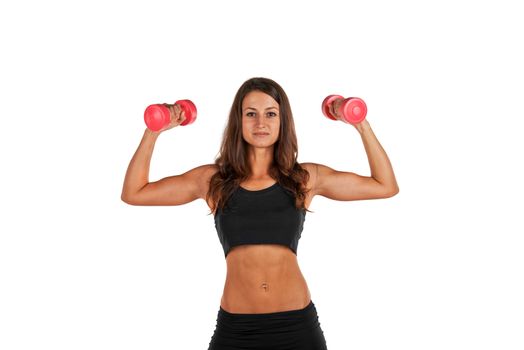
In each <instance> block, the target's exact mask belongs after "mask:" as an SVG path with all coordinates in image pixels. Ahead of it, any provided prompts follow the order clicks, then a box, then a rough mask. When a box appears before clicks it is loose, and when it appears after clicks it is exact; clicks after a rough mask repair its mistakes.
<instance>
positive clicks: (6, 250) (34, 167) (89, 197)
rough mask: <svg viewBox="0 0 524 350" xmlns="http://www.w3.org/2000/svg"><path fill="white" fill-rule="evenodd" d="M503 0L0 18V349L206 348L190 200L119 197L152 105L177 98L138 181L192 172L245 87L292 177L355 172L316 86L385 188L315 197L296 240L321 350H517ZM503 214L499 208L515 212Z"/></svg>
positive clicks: (204, 233)
mask: <svg viewBox="0 0 524 350" xmlns="http://www.w3.org/2000/svg"><path fill="white" fill-rule="evenodd" d="M519 8H520V7H518V6H517V2H511V1H496V2H495V1H480V2H473V1H440V2H417V1H399V2H386V1H382V2H353V1H324V2H322V3H321V2H308V1H303V2H284V1H264V2H248V1H221V2H218V1H216V2H213V1H191V2H189V1H188V2H177V1H149V2H147V3H146V2H142V3H139V2H129V3H124V2H116V1H115V2H109V1H104V2H102V1H91V2H66V1H49V2H37V1H19V2H16V4H15V3H14V2H11V3H2V4H1V5H0V38H1V46H2V55H1V56H0V62H1V64H0V89H1V91H0V93H1V94H0V113H1V118H2V137H0V146H1V148H0V152H1V158H2V163H3V164H2V170H1V171H0V180H1V183H2V185H3V191H2V193H3V195H2V215H1V216H2V219H1V220H0V229H1V234H0V348H1V349H6V350H15V349H17V350H18V349H55V350H57V349H78V350H80V349H99V350H102V349H111V350H115V349H126V350H131V349H157V350H160V349H200V350H203V349H207V346H208V344H209V341H210V338H211V335H212V333H213V330H214V327H215V324H216V316H217V312H218V308H219V303H220V297H221V293H222V290H223V286H224V281H225V273H226V270H225V268H226V266H225V261H224V255H223V251H222V247H221V246H220V243H219V241H218V237H217V235H216V231H215V228H214V223H213V217H212V216H211V215H207V214H208V208H207V206H206V205H205V203H204V201H202V200H198V201H194V202H192V203H189V204H187V205H184V206H175V207H133V206H129V205H127V204H125V203H123V202H122V201H121V200H120V192H121V189H122V183H123V180H124V175H125V171H126V169H127V165H128V164H129V161H130V159H131V157H132V155H133V153H134V152H135V150H136V148H137V147H138V144H139V142H140V139H141V137H142V134H143V131H144V128H145V125H144V122H143V111H144V109H145V107H146V106H147V105H149V104H152V103H163V102H171V103H172V102H174V101H175V100H178V99H182V98H189V99H191V100H192V101H194V102H195V104H196V105H197V108H198V118H197V120H196V122H195V123H194V124H192V125H190V126H188V127H178V128H175V129H172V130H169V131H167V132H165V133H163V134H162V135H161V136H160V137H159V139H158V141H157V143H156V146H155V151H154V154H153V158H152V163H151V169H150V170H151V171H150V181H156V180H158V179H160V178H162V177H165V176H170V175H176V174H181V173H183V172H185V171H187V170H189V169H191V168H194V167H196V166H198V165H201V164H206V163H212V162H213V161H214V159H215V157H216V155H217V152H218V148H219V145H220V141H221V137H222V132H223V129H224V126H225V123H226V120H227V115H228V112H229V108H230V106H231V103H232V101H233V97H234V94H235V93H236V90H237V89H238V88H239V87H240V85H241V84H242V83H243V82H244V81H245V80H247V79H248V78H251V77H254V76H263V77H268V78H271V79H274V80H275V81H277V82H278V83H279V84H281V85H282V87H283V88H284V89H285V91H286V92H287V94H288V96H289V98H290V101H291V105H292V108H293V114H294V118H295V125H296V130H297V136H298V141H299V161H301V162H305V161H311V162H318V163H322V164H326V165H328V166H330V167H332V168H334V169H337V170H343V171H352V172H356V173H359V174H362V175H369V174H370V172H369V165H368V162H367V158H366V154H365V151H364V147H363V145H362V141H361V139H360V136H359V134H358V132H357V131H356V130H355V129H354V128H353V127H352V126H351V125H347V124H344V123H342V122H333V121H330V120H328V119H327V118H325V117H324V116H323V115H322V113H321V111H320V104H321V102H322V100H323V99H324V97H325V96H327V95H329V94H334V93H336V94H341V95H344V96H358V97H361V98H363V99H364V100H365V101H366V103H367V104H368V116H367V119H368V120H369V122H370V124H371V126H372V128H373V130H374V132H375V134H376V135H377V137H378V139H379V141H380V142H381V144H382V146H383V147H384V149H385V150H386V152H387V154H388V156H389V158H390V160H391V162H392V164H393V168H394V170H395V174H396V177H397V180H398V183H399V186H400V193H399V194H398V195H397V196H395V197H392V198H389V199H382V200H373V201H355V202H340V201H332V200H328V199H326V198H323V197H316V198H315V199H314V200H313V203H312V205H311V207H310V209H311V210H313V211H314V212H315V213H314V214H311V213H308V214H307V216H306V222H305V226H304V231H303V233H302V238H301V241H300V244H299V248H298V259H299V264H300V267H301V270H302V272H303V274H304V276H305V278H306V280H307V283H308V286H309V288H310V291H311V294H312V300H313V302H314V303H315V305H316V307H317V311H318V314H319V321H320V323H321V327H322V329H323V330H324V334H325V337H326V340H327V345H328V348H329V349H330V350H337V349H338V350H343V349H358V350H364V349H366V350H367V349H403V350H407V349H427V350H430V349H439V350H440V349H449V350H451V349H460V350H463V349H505V350H512V349H522V348H524V335H523V332H522V330H523V329H524V317H523V315H524V302H523V298H522V295H524V283H523V278H522V276H523V266H524V258H523V256H522V251H523V248H524V239H523V238H522V234H523V233H524V230H523V224H522V219H521V216H520V215H521V214H522V205H521V203H520V202H521V199H522V196H523V194H524V193H523V192H524V191H523V186H522V178H523V175H524V174H523V171H522V166H521V165H522V155H521V152H522V149H523V146H524V144H523V141H522V138H521V131H522V127H521V125H522V124H521V123H520V121H521V119H522V117H523V116H524V113H523V111H524V108H523V104H522V93H523V92H524V91H523V84H522V82H523V81H524V72H523V68H522V62H523V61H524V57H523V56H524V55H523V51H522V35H521V34H520V33H522V32H524V25H523V22H522V12H521V11H520V10H519ZM519 208H520V209H519Z"/></svg>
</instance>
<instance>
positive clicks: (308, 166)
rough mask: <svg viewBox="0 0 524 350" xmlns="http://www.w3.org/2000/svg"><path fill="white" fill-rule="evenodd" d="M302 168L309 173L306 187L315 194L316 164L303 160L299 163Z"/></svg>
mask: <svg viewBox="0 0 524 350" xmlns="http://www.w3.org/2000/svg"><path fill="white" fill-rule="evenodd" d="M299 164H300V166H301V167H302V168H304V169H305V170H306V171H307V172H308V173H309V181H308V184H307V188H309V189H311V192H312V194H313V195H314V194H315V184H316V182H317V175H318V164H317V163H311V162H305V163H299Z"/></svg>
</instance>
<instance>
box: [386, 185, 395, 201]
mask: <svg viewBox="0 0 524 350" xmlns="http://www.w3.org/2000/svg"><path fill="white" fill-rule="evenodd" d="M398 192H399V188H398V185H397V186H395V187H393V188H391V189H389V190H388V191H386V194H385V196H384V198H391V197H394V196H396V195H397V194H398Z"/></svg>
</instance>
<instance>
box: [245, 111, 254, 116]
mask: <svg viewBox="0 0 524 350" xmlns="http://www.w3.org/2000/svg"><path fill="white" fill-rule="evenodd" d="M246 115H247V116H248V117H252V116H254V115H255V112H247V113H246Z"/></svg>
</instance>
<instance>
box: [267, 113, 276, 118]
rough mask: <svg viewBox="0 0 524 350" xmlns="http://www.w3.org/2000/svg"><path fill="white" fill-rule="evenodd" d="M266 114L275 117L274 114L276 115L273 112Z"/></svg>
mask: <svg viewBox="0 0 524 350" xmlns="http://www.w3.org/2000/svg"><path fill="white" fill-rule="evenodd" d="M268 115H269V116H270V117H276V116H277V114H276V113H275V112H269V113H268Z"/></svg>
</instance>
